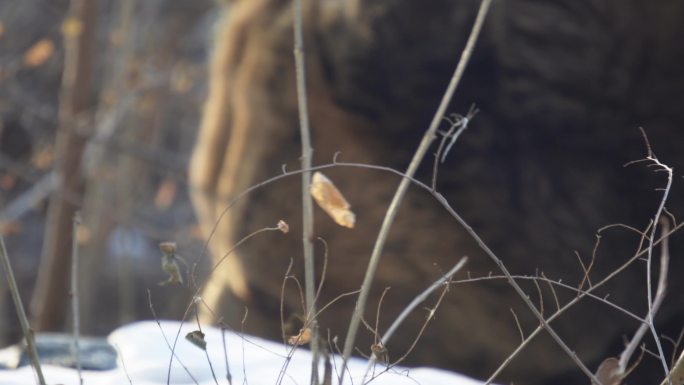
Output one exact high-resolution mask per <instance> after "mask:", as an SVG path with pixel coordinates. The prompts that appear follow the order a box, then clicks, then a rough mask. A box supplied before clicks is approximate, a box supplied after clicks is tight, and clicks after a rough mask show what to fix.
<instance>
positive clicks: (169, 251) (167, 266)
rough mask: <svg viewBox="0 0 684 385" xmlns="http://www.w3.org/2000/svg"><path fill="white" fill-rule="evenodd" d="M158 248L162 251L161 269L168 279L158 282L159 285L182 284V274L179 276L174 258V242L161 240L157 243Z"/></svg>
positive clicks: (178, 269)
mask: <svg viewBox="0 0 684 385" xmlns="http://www.w3.org/2000/svg"><path fill="white" fill-rule="evenodd" d="M159 250H161V252H162V269H163V270H164V272H166V274H168V275H169V279H167V280H166V281H163V282H159V285H160V286H164V285H168V284H172V285H180V284H182V283H183V276H181V273H180V268H178V261H177V259H176V244H175V243H174V242H162V243H160V244H159Z"/></svg>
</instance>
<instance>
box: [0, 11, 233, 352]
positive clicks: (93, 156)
mask: <svg viewBox="0 0 684 385" xmlns="http://www.w3.org/2000/svg"><path fill="white" fill-rule="evenodd" d="M69 3H70V2H69V1H67V0H55V1H53V0H42V1H41V0H22V1H2V2H0V226H1V227H0V231H1V232H2V234H3V235H4V237H5V240H6V244H7V251H8V253H9V255H10V258H11V261H12V264H13V268H14V270H15V274H16V276H17V280H18V282H19V284H20V288H21V294H22V297H23V299H24V303H25V304H27V308H31V307H33V308H34V309H35V306H36V303H40V302H39V301H38V302H36V301H37V299H36V298H34V293H35V290H34V289H35V288H36V282H37V279H38V272H39V266H40V263H41V255H43V254H44V253H45V252H46V250H43V243H44V238H45V229H46V214H47V208H48V202H49V199H50V197H51V196H54V195H55V194H56V193H57V191H55V183H54V179H53V175H52V174H51V173H52V172H53V169H54V167H55V165H56V164H57V162H56V159H55V158H56V148H55V146H56V136H57V131H58V127H59V125H60V124H59V110H60V86H61V79H62V74H63V72H64V55H65V46H64V39H63V34H64V33H69V28H70V26H69V25H68V23H65V20H66V16H67V12H68V9H69ZM98 3H99V4H98V9H97V10H96V12H94V15H93V16H94V19H93V22H94V26H95V30H96V34H95V36H94V40H95V42H94V44H93V47H92V55H91V58H92V60H91V66H92V68H91V71H92V74H93V79H92V86H91V87H90V88H91V91H90V92H89V93H88V95H87V98H86V100H85V103H86V105H87V108H86V109H85V110H84V111H82V112H79V114H78V115H77V120H78V124H77V128H76V130H75V132H72V133H74V134H75V135H77V136H82V137H83V138H88V140H87V143H86V146H85V149H84V154H83V157H84V158H83V162H82V168H81V170H72V171H74V173H78V172H80V173H81V175H83V177H84V181H83V183H82V186H81V189H77V191H63V192H61V196H62V199H64V200H66V201H68V202H70V203H73V204H76V205H77V206H80V207H81V215H82V218H83V224H82V226H81V231H80V232H79V243H80V255H81V261H82V266H81V267H80V268H81V274H80V276H81V280H82V282H81V285H82V286H81V287H82V293H81V307H82V330H83V333H84V334H106V333H108V332H110V331H111V330H112V329H114V328H115V327H117V326H118V325H122V324H124V323H126V322H129V321H133V320H138V319H150V318H152V315H151V313H150V310H149V307H148V304H147V296H146V289H147V288H150V289H151V291H152V296H153V300H154V303H155V308H156V311H157V312H158V315H159V317H160V318H178V317H179V316H180V315H181V314H182V309H183V308H184V307H185V305H186V303H187V302H186V301H187V299H188V298H189V296H190V294H189V293H188V292H187V289H185V288H179V287H160V286H158V285H157V283H158V282H159V281H162V280H164V274H163V272H162V271H161V269H160V255H161V254H160V252H159V250H158V248H157V244H158V243H159V242H162V241H175V242H177V243H178V247H179V254H181V255H183V256H184V257H186V259H191V260H192V259H194V258H195V257H196V256H197V255H198V254H199V252H200V250H201V248H202V239H201V236H200V234H199V231H198V228H197V223H196V219H195V216H194V212H193V209H192V206H191V204H190V202H189V199H188V189H190V188H192V187H191V186H189V185H188V183H187V175H186V173H187V171H186V169H187V164H188V159H189V154H190V151H191V149H192V146H193V144H194V139H195V133H196V131H197V126H198V122H199V114H200V111H201V103H202V101H203V100H204V98H205V95H206V62H207V56H208V50H209V46H210V44H211V36H212V27H213V25H214V23H215V21H216V19H217V18H218V17H219V16H220V8H219V6H218V5H217V4H216V3H215V2H212V1H210V0H174V1H166V0H144V1H139V0H121V1H100V2H98ZM66 230H69V229H66ZM65 234H68V232H66V233H65ZM67 237H69V236H68V235H67ZM53 251H54V250H53ZM47 252H50V251H49V250H47ZM67 279H68V278H67ZM67 285H68V284H67ZM67 287H68V286H67ZM57 297H59V298H58V300H65V301H66V300H67V298H68V290H67V291H65V292H64V293H63V295H58V296H57ZM29 303H32V306H28V304H29ZM0 306H1V309H2V310H1V311H0V346H4V345H7V344H10V343H15V342H17V341H18V340H19V339H20V336H21V331H20V329H19V324H18V322H17V318H16V315H15V312H14V305H13V304H12V301H11V298H10V294H9V292H8V290H7V284H6V282H5V280H4V279H2V280H0ZM63 311H64V312H65V313H69V311H68V306H66V305H64V306H63ZM34 313H35V312H34ZM58 313H59V312H58ZM67 317H68V316H67ZM50 318H51V319H49V320H45V322H44V323H43V325H44V326H45V327H44V329H48V330H57V331H59V330H67V328H68V325H69V323H68V322H67V323H66V325H65V324H64V319H63V318H62V317H61V316H58V317H50ZM66 319H67V320H68V318H66ZM39 329H40V328H39Z"/></svg>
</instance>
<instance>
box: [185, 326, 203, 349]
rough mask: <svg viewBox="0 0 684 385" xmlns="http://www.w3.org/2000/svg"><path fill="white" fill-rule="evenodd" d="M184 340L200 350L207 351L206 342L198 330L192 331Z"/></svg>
mask: <svg viewBox="0 0 684 385" xmlns="http://www.w3.org/2000/svg"><path fill="white" fill-rule="evenodd" d="M185 339H186V340H188V341H190V343H191V344H193V345H195V346H197V347H198V348H200V349H202V350H207V341H205V340H204V333H202V332H201V331H199V330H195V331H192V332H190V333H188V334H186V335H185Z"/></svg>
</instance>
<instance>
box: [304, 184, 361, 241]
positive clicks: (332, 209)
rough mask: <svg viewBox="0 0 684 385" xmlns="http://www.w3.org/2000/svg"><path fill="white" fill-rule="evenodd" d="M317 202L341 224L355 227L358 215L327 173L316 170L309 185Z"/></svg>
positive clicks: (351, 227)
mask: <svg viewBox="0 0 684 385" xmlns="http://www.w3.org/2000/svg"><path fill="white" fill-rule="evenodd" d="M309 192H310V193H311V196H312V197H313V198H314V200H316V203H318V205H319V206H320V207H321V208H322V209H323V211H325V212H326V213H327V214H328V215H330V217H331V218H332V219H333V220H334V221H335V222H336V223H337V224H338V225H340V226H344V227H347V228H350V229H353V228H354V224H355V223H356V216H355V215H354V213H353V212H352V211H351V210H350V209H349V207H350V205H349V202H347V200H346V199H344V196H343V195H342V193H341V192H340V191H339V190H338V189H337V187H335V185H334V184H333V183H332V182H331V181H330V179H328V178H327V177H326V176H325V175H323V174H322V173H320V172H315V173H314V174H313V178H312V180H311V186H310V187H309Z"/></svg>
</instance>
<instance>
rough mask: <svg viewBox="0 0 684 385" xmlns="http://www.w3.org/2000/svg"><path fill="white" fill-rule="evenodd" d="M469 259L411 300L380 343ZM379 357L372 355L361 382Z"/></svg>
mask: <svg viewBox="0 0 684 385" xmlns="http://www.w3.org/2000/svg"><path fill="white" fill-rule="evenodd" d="M467 261H468V258H467V257H463V258H461V259H460V260H459V261H458V263H457V264H456V266H454V267H452V268H451V270H449V271H448V272H447V273H446V274H444V275H443V276H441V277H440V278H439V279H438V280H437V281H435V282H434V283H433V284H432V285H430V286H429V287H428V288H427V289H425V290H424V291H423V292H422V293H420V294H419V295H418V296H417V297H416V298H414V299H413V301H411V303H409V304H408V306H406V308H404V310H403V311H402V312H401V313H400V314H399V316H398V317H397V318H396V319H395V320H394V322H392V325H390V327H389V328H388V329H387V332H385V334H384V335H383V336H382V339H381V340H380V344H381V345H382V346H387V343H388V342H389V340H390V338H392V335H394V332H396V331H397V329H398V328H399V326H400V325H401V324H402V323H403V322H404V321H405V320H406V318H407V317H408V315H409V314H411V312H412V311H413V310H414V309H415V308H416V307H418V305H420V304H421V303H423V302H424V301H425V300H426V299H427V298H428V297H429V296H430V294H432V292H433V291H435V290H437V289H438V288H439V287H441V286H444V285H448V284H449V281H450V280H451V277H453V276H454V274H456V273H457V272H458V271H459V270H461V269H462V268H463V266H464V265H465V264H466V262H467ZM377 359H378V357H377V356H376V354H375V353H373V354H372V355H371V358H370V360H369V361H368V365H367V366H366V373H365V374H364V375H363V380H362V381H361V384H365V383H366V378H367V377H368V373H370V371H371V369H372V368H373V365H375V361H376V360H377Z"/></svg>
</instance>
